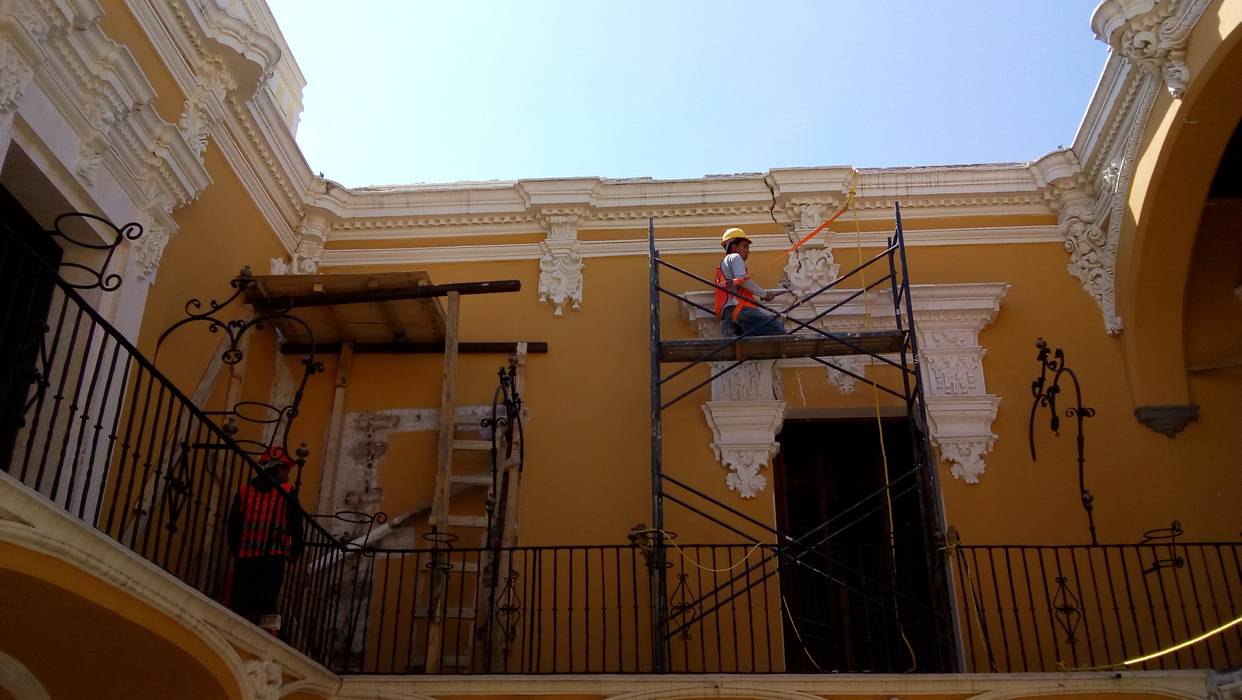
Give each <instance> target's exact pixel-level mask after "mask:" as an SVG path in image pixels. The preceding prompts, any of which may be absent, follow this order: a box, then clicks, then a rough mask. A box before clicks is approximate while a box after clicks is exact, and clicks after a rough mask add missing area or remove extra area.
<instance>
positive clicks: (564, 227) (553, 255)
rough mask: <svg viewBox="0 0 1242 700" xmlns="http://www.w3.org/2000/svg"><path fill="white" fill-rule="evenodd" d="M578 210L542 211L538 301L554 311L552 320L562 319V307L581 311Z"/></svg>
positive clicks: (580, 214)
mask: <svg viewBox="0 0 1242 700" xmlns="http://www.w3.org/2000/svg"><path fill="white" fill-rule="evenodd" d="M583 213H584V212H581V211H578V210H564V211H552V212H549V211H545V212H544V215H543V223H544V227H545V229H546V230H547V232H548V238H547V240H545V241H543V242H542V243H540V244H539V250H540V252H541V253H542V255H540V256H539V301H540V302H541V303H544V304H552V305H554V306H555V307H556V309H555V311H553V312H552V315H553V316H557V317H560V316H564V315H565V304H572V307H571V308H573V310H574V311H579V310H581V308H582V270H583V269H584V268H585V267H586V265H585V264H584V263H583V262H582V244H581V243H579V242H578V221H579V220H580V218H581V217H582V215H583Z"/></svg>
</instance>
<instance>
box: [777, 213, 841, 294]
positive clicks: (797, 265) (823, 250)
mask: <svg viewBox="0 0 1242 700" xmlns="http://www.w3.org/2000/svg"><path fill="white" fill-rule="evenodd" d="M829 206H830V205H829V204H828V203H827V202H826V201H825V202H799V203H797V204H792V205H790V206H789V207H788V208H787V211H788V213H789V216H790V218H792V219H793V221H794V229H793V236H794V239H795V240H799V241H800V240H802V239H803V238H805V237H806V236H808V235H810V233H811V232H812V231H814V230H815V229H816V228H818V227H819V225H820V224H821V223H823V221H824V220H825V219H827V218H828V217H829V216H830V212H831V210H830V209H829ZM833 237H834V236H833V233H832V231H829V230H824V231H822V232H821V233H819V234H818V235H816V236H815V237H814V238H812V239H811V240H809V241H807V242H806V243H804V244H802V245H801V246H799V247H798V249H797V250H795V251H794V252H793V253H792V254H790V255H789V258H788V260H786V262H785V268H784V275H783V276H782V278H781V286H783V287H786V288H787V289H791V290H793V291H794V292H796V293H797V294H799V295H806V294H809V293H811V292H814V291H816V290H818V289H822V288H823V287H824V286H825V285H827V284H829V283H831V282H833V281H834V280H836V279H837V273H838V272H840V270H841V266H840V265H838V264H837V262H836V260H834V259H833V257H832V239H833Z"/></svg>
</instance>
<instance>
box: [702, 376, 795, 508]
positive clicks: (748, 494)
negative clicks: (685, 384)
mask: <svg viewBox="0 0 1242 700" xmlns="http://www.w3.org/2000/svg"><path fill="white" fill-rule="evenodd" d="M744 364H765V365H768V372H769V373H771V371H772V368H771V365H772V363H771V362H764V363H749V362H748V363H744ZM739 369H740V368H739ZM726 376H727V375H726ZM703 415H704V417H705V418H707V425H708V427H710V428H711V430H712V442H711V448H712V452H713V454H715V455H716V459H718V460H720V463H721V464H722V465H723V466H724V467H725V468H726V469H728V470H729V473H728V475H726V476H725V485H727V486H728V487H729V490H731V491H736V492H737V494H738V496H740V497H741V498H754V497H755V496H756V495H757V494H758V493H759V492H761V491H763V490H764V489H765V488H766V487H767V484H768V480H767V478H766V477H764V476H763V474H760V473H759V471H760V469H762V468H763V467H764V466H766V465H767V464H769V463H770V461H771V459H772V458H773V457H775V456H776V453H777V452H779V451H780V443H778V442H776V434H777V433H779V432H780V430H781V425H782V424H783V423H784V418H785V402H784V401H772V400H768V401H753V400H748V401H708V402H707V403H705V404H703Z"/></svg>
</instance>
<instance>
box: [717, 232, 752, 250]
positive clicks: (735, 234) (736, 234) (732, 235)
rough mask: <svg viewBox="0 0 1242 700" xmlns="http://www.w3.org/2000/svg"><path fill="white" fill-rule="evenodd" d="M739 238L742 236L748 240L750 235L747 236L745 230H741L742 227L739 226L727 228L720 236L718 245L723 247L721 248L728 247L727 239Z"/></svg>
mask: <svg viewBox="0 0 1242 700" xmlns="http://www.w3.org/2000/svg"><path fill="white" fill-rule="evenodd" d="M739 238H743V239H746V240H748V241H749V240H750V236H747V235H746V232H745V231H743V230H742V229H740V228H731V229H729V230H727V231H725V232H724V235H723V236H721V237H720V245H721V247H723V248H728V247H729V241H735V240H737V239H739Z"/></svg>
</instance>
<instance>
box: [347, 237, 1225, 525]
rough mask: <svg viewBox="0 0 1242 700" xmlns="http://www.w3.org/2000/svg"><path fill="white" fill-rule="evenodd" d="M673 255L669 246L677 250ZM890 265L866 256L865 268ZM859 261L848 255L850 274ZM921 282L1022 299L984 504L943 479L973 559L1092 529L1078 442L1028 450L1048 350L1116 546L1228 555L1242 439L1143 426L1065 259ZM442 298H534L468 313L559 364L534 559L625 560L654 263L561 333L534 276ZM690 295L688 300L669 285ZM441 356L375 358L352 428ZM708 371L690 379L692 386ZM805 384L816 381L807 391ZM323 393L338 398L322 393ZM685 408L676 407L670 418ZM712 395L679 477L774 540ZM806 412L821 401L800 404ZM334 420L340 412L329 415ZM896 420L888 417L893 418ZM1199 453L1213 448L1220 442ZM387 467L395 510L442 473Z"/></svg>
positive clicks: (980, 250)
mask: <svg viewBox="0 0 1242 700" xmlns="http://www.w3.org/2000/svg"><path fill="white" fill-rule="evenodd" d="M670 235H672V234H671V233H670ZM874 252H875V251H873V250H864V251H863V255H864V256H867V255H870V254H872V253H874ZM854 257H855V253H854V251H853V250H851V249H849V248H844V249H841V250H838V252H837V258H838V262H839V263H841V264H843V265H849V264H851V263H852V261H853V260H854ZM672 259H673V262H675V263H676V264H679V265H682V266H685V267H687V268H689V269H693V270H698V271H700V272H704V271H708V270H710V269H711V266H712V265H713V264H714V262H715V256H713V255H685V256H676V257H674V258H672ZM909 259H910V265H911V277H912V279H913V281H914V282H915V283H917V284H929V283H959V282H1006V283H1009V284H1011V285H1012V287H1011V289H1010V290H1009V292H1008V294H1007V296H1006V297H1005V299H1004V301H1003V302H1002V305H1001V312H1000V314H999V315H998V316H997V318H996V320H995V321H994V322H993V323H992V324H991V325H990V326H989V327H987V328H986V329H984V331H983V332H982V333H981V336H980V341H981V343H982V345H984V346H985V347H986V348H987V350H988V353H987V355H986V357H985V358H984V368H985V373H986V377H987V386H988V391H989V392H990V393H993V394H998V395H1000V396H1001V397H1002V401H1001V405H1000V410H999V412H998V416H997V419H996V422H995V423H994V425H993V432H995V433H996V434H997V435H998V436H999V439H998V440H997V443H996V446H995V448H994V450H993V452H992V453H991V454H989V455H988V456H987V458H986V461H987V464H988V469H987V472H986V473H985V474H984V475H983V477H982V479H981V483H980V484H978V485H968V484H965V483H964V482H961V481H959V480H957V479H954V478H953V477H952V476H950V475H949V473H948V469H947V465H942V466H941V469H940V478H941V483H942V486H943V489H944V492H945V500H946V510H947V513H948V520H949V522H950V523H951V524H953V525H955V526H957V527H958V528H959V529H960V530H961V532H962V535H963V537H964V539H965V541H967V542H974V543H984V542H1043V543H1082V542H1085V541H1086V536H1087V535H1086V526H1085V519H1084V516H1083V515H1082V511H1081V509H1080V506H1079V502H1078V493H1077V483H1076V479H1077V476H1076V467H1075V450H1074V440H1073V433H1072V427H1073V426H1072V424H1070V425H1067V426H1066V430H1065V431H1064V434H1063V435H1062V437H1060V438H1057V437H1055V436H1054V435H1053V434H1052V432H1051V430H1050V429H1049V428H1048V427H1047V417H1046V414H1041V416H1040V417H1039V419H1038V420H1037V423H1036V444H1037V448H1038V454H1039V459H1038V461H1036V462H1032V461H1031V459H1030V456H1029V447H1028V441H1027V424H1028V418H1029V411H1030V407H1031V393H1030V383H1031V381H1032V380H1033V379H1034V378H1035V377H1036V376H1037V375H1038V369H1039V367H1038V364H1037V363H1036V362H1035V354H1036V349H1035V340H1036V339H1037V338H1038V337H1041V336H1042V337H1046V338H1047V339H1048V340H1049V342H1051V343H1052V344H1053V345H1054V346H1056V347H1062V348H1064V349H1065V351H1066V354H1067V357H1068V360H1069V363H1070V366H1071V367H1072V368H1073V369H1074V370H1075V371H1076V372H1077V373H1078V376H1079V378H1080V381H1081V382H1082V385H1083V391H1084V401H1085V403H1086V404H1087V405H1089V406H1091V407H1093V408H1095V409H1096V411H1097V414H1096V416H1095V417H1094V418H1092V419H1090V420H1088V421H1087V425H1086V434H1087V485H1088V488H1089V489H1091V490H1092V492H1093V493H1094V494H1095V496H1096V514H1097V524H1098V526H1099V529H1100V539H1101V540H1102V541H1108V542H1134V541H1137V540H1138V539H1139V538H1140V537H1141V536H1142V532H1143V531H1144V530H1147V529H1151V528H1156V527H1165V526H1167V525H1168V523H1169V521H1171V520H1172V519H1174V518H1178V519H1180V520H1181V521H1182V522H1183V525H1184V526H1185V527H1186V528H1187V531H1188V535H1189V536H1190V537H1192V538H1195V539H1200V538H1202V539H1216V538H1228V537H1231V536H1232V535H1234V534H1235V532H1234V531H1235V530H1236V524H1235V523H1234V522H1233V517H1232V515H1230V513H1231V509H1230V508H1229V505H1228V502H1227V497H1226V496H1225V495H1224V494H1225V493H1228V490H1227V489H1226V490H1222V489H1220V488H1218V484H1217V482H1216V479H1217V477H1216V476H1215V475H1210V474H1206V473H1203V471H1202V470H1199V472H1198V473H1197V474H1196V472H1195V465H1198V464H1201V463H1204V462H1208V461H1210V460H1212V459H1213V458H1214V457H1215V455H1214V452H1213V450H1214V448H1213V445H1219V444H1220V442H1219V441H1220V440H1226V439H1227V438H1226V436H1224V435H1222V434H1220V433H1215V432H1212V431H1210V430H1208V429H1207V427H1205V424H1204V423H1203V422H1201V423H1198V424H1193V425H1192V426H1191V428H1190V429H1189V430H1187V432H1186V433H1184V434H1183V435H1180V436H1178V438H1177V439H1174V440H1170V439H1168V438H1166V437H1164V436H1162V435H1158V434H1156V433H1154V432H1152V431H1150V430H1149V429H1148V428H1146V427H1144V426H1143V425H1141V424H1139V423H1138V422H1137V421H1136V420H1135V419H1134V417H1133V415H1132V410H1133V408H1132V407H1131V406H1130V404H1129V401H1128V396H1127V394H1126V392H1125V391H1118V390H1117V389H1118V388H1119V387H1124V386H1126V377H1125V373H1124V367H1123V362H1122V356H1121V349H1120V345H1119V343H1118V342H1117V340H1116V339H1114V338H1111V337H1109V336H1107V335H1105V334H1104V333H1103V330H1102V323H1101V317H1100V312H1099V309H1098V307H1097V306H1096V305H1095V302H1094V301H1093V300H1092V299H1091V298H1090V297H1089V296H1088V295H1087V294H1086V293H1085V292H1084V291H1083V290H1082V287H1081V286H1080V284H1079V282H1078V281H1077V280H1075V279H1073V278H1071V277H1070V276H1069V275H1068V274H1066V273H1065V272H1064V265H1065V263H1066V254H1065V252H1064V250H1063V249H1062V248H1061V246H1059V245H1057V244H1021V245H992V246H938V247H919V246H915V247H911V248H910V249H909ZM783 260H784V257H783V256H782V255H781V254H779V253H755V254H754V255H753V256H752V260H751V263H752V268H753V272H754V274H755V276H756V278H757V279H759V280H760V281H761V282H762V281H768V283H769V284H771V283H772V282H774V281H775V279H776V277H777V276H778V275H779V269H780V267H781V265H782V263H783ZM422 269H427V271H428V272H429V273H430V274H431V276H432V279H433V280H434V281H435V282H439V283H444V282H454V281H467V280H485V279H509V278H515V279H519V280H521V281H522V283H523V287H524V289H523V291H522V292H521V293H518V294H509V295H494V296H485V297H466V298H464V300H463V304H462V338H463V340H546V341H547V342H548V343H549V347H550V351H549V353H548V354H547V355H544V356H540V355H532V356H531V358H530V361H529V368H528V372H527V376H528V386H527V390H526V394H525V399H526V401H527V405H528V406H529V408H530V410H531V420H530V421H529V423H528V424H527V425H526V429H527V432H526V434H527V450H528V452H527V455H528V457H527V469H526V472H525V474H524V479H525V480H524V483H523V491H522V513H521V528H522V541H523V542H524V543H530V544H570V543H600V542H624V541H625V540H624V538H625V535H626V531H627V530H628V528H629V527H630V526H631V525H633V524H635V523H639V522H649V521H650V495H649V494H650V491H649V484H650V477H649V473H650V472H649V463H648V434H649V433H648V382H647V380H648V347H647V336H648V332H647V324H648V320H647V313H646V293H647V289H646V278H647V270H646V261H645V259H644V258H641V257H637V256H632V257H614V258H590V259H588V260H587V261H586V270H585V285H584V291H583V308H582V310H581V311H580V312H572V311H567V312H566V316H565V317H564V318H554V317H553V316H552V314H551V309H550V308H549V307H547V306H544V305H540V304H538V302H537V298H536V294H535V293H534V291H533V290H534V288H535V287H536V285H537V269H536V266H535V265H534V264H532V263H529V262H496V263H475V264H458V265H433V266H423V267H422ZM665 279H666V280H667V281H668V284H669V285H670V286H672V287H673V288H675V289H686V290H689V289H693V288H694V287H693V286H692V284H690V283H682V282H679V281H677V280H675V279H673V278H671V277H666V278H665ZM662 314H663V317H664V319H665V322H664V332H665V334H666V335H667V336H669V337H689V336H690V335H691V333H692V329H691V328H690V327H689V325H688V324H687V323H686V322H685V321H684V320H682V318H681V315H680V311H679V310H678V309H677V308H676V307H675V306H674V305H673V304H672V303H671V302H667V301H666V302H665V303H664V304H663V305H662ZM503 360H504V358H501V357H494V358H493V357H463V361H462V366H461V370H460V373H459V377H460V379H459V381H460V390H459V391H460V395H461V398H460V399H459V403H482V402H484V401H485V400H487V397H488V396H489V394H490V391H491V388H492V386H493V385H494V370H495V368H496V367H497V366H498V365H499V364H501V363H502V362H503ZM439 371H440V358H439V357H438V356H400V357H398V356H359V357H358V358H357V360H356V363H355V371H354V380H353V383H352V385H351V388H350V399H349V410H351V411H357V410H377V409H384V408H396V407H407V406H421V407H428V408H432V407H436V406H438V404H439ZM706 372H707V371H706V369H701V370H693V371H692V372H690V373H688V374H689V375H691V376H692V377H693V378H694V379H693V381H694V382H697V381H700V380H702V379H705V378H706V376H707V374H706ZM784 375H785V378H784V398H785V400H786V401H787V402H788V403H789V407H790V408H804V407H805V408H816V407H829V408H839V407H846V408H853V409H855V410H856V411H857V412H858V413H860V414H861V415H867V414H868V413H869V412H870V411H871V406H872V397H871V392H870V390H869V389H868V388H867V387H865V386H862V385H860V386H859V388H858V390H857V391H856V392H855V393H854V394H853V395H851V396H846V397H843V396H841V395H840V394H838V393H837V391H836V389H834V388H832V387H831V386H830V385H829V384H828V383H827V381H826V379H825V377H824V375H823V373H822V372H820V371H818V370H812V369H801V370H786V371H785V372H784ZM798 377H800V378H801V382H800V384H801V387H800V388H799V382H798ZM323 381H326V380H323ZM670 395H672V390H671V389H670V390H669V392H668V393H666V398H667V397H668V396H670ZM708 396H709V392H708V390H707V389H706V388H704V389H701V390H699V391H698V392H697V393H696V394H695V395H694V396H692V397H690V398H688V399H686V400H685V401H684V402H683V403H682V404H679V405H678V406H675V407H674V408H673V409H671V410H670V411H668V412H667V413H666V415H665V426H664V436H665V464H666V469H667V470H668V471H669V473H671V474H673V475H675V476H677V477H678V478H681V479H684V480H686V481H688V482H689V483H691V484H692V485H694V486H696V487H697V488H701V489H703V490H704V491H705V492H707V493H708V494H709V495H711V496H713V497H715V498H718V499H720V500H723V501H725V502H727V503H729V504H730V505H732V506H734V507H736V508H739V509H740V510H742V511H743V512H745V513H747V514H748V515H751V516H752V517H755V518H757V519H760V520H762V521H765V522H771V521H772V519H773V517H774V514H773V509H772V500H771V499H772V496H771V490H770V489H769V491H767V492H766V493H764V494H762V495H761V496H760V497H759V498H756V499H751V500H742V499H739V498H738V497H737V496H736V494H733V493H732V492H729V491H728V490H727V489H726V487H725V484H724V475H725V473H726V472H725V470H724V469H723V468H722V467H721V466H720V465H719V463H718V462H717V461H716V460H715V458H714V457H713V456H712V454H711V451H710V449H709V447H708V446H709V443H710V442H711V433H710V431H709V430H708V427H707V425H706V421H705V420H704V418H703V415H702V412H701V409H700V405H701V404H702V403H703V402H704V401H706V400H707V398H708ZM803 397H805V401H804V400H803ZM324 400H326V397H325V398H324ZM891 403H892V402H891V401H888V400H882V404H884V405H885V406H888V405H891ZM1205 431H1206V434H1203V435H1201V436H1200V433H1204V432H1205ZM390 450H392V451H391V452H390V453H389V454H388V455H386V456H385V457H384V463H383V466H382V470H381V471H382V476H381V482H382V484H383V486H384V488H385V499H384V502H383V504H382V507H383V509H384V510H386V511H387V512H389V513H390V514H392V513H394V512H400V511H401V510H402V509H403V504H410V503H413V502H415V501H419V500H422V499H425V498H427V497H428V495H429V493H430V484H431V482H432V480H433V476H432V475H433V473H434V458H435V452H434V437H433V436H432V435H431V434H430V433H427V434H421V435H411V436H407V437H403V438H401V439H400V440H399V441H397V444H395V445H393V446H390ZM668 513H669V516H668V517H669V519H670V522H669V529H673V530H677V531H678V533H679V535H680V537H681V540H682V541H684V542H693V541H700V540H703V541H720V540H721V539H722V538H723V539H736V537H735V536H733V535H729V536H727V537H726V536H725V535H723V534H722V533H721V532H720V531H719V529H718V528H715V527H713V526H709V525H707V524H705V523H704V522H703V521H702V519H701V518H691V517H687V516H686V515H685V512H684V511H682V510H680V509H678V508H677V507H676V506H670V507H669V508H668Z"/></svg>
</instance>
